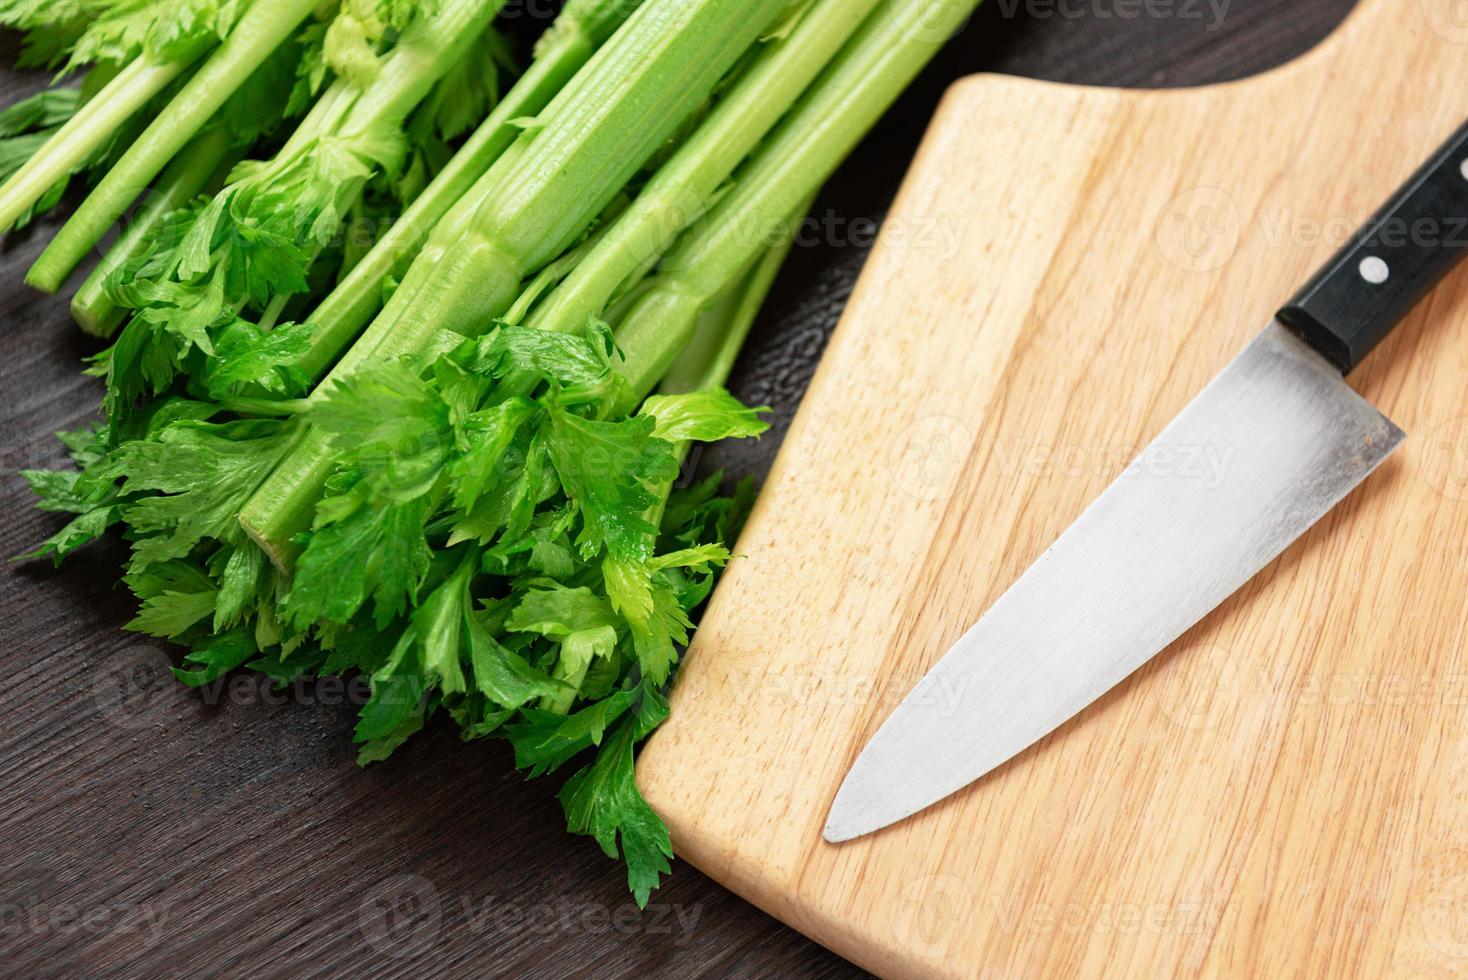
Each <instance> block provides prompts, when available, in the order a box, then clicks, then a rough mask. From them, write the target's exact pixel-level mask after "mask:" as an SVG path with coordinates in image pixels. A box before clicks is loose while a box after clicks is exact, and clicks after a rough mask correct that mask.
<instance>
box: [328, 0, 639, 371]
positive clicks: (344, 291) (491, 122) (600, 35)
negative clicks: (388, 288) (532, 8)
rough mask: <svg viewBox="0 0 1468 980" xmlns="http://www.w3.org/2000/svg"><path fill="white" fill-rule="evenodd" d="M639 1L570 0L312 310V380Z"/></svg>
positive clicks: (364, 323) (352, 336) (349, 341)
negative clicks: (525, 123) (460, 141)
mask: <svg viewBox="0 0 1468 980" xmlns="http://www.w3.org/2000/svg"><path fill="white" fill-rule="evenodd" d="M635 6H636V2H635V0H571V2H570V3H568V4H567V5H566V7H565V9H564V10H563V11H562V12H561V15H560V17H558V18H557V19H556V22H555V23H554V24H552V25H551V27H550V28H549V29H548V30H547V32H546V34H545V36H544V38H542V40H541V43H540V44H539V45H537V47H536V54H535V60H534V61H533V62H532V63H531V65H530V67H529V68H528V69H527V70H526V72H525V74H524V75H523V76H522V77H521V78H520V79H519V80H518V81H517V82H516V83H515V85H514V86H513V87H512V88H511V89H510V91H509V92H507V93H506V94H505V97H504V98H503V99H501V100H500V102H499V103H498V104H497V105H496V106H495V108H494V111H493V112H491V113H490V115H489V117H488V118H487V119H485V121H484V122H483V123H482V124H481V125H480V126H479V128H478V129H477V130H475V132H474V134H473V135H472V136H470V137H469V139H468V140H467V141H466V142H465V143H464V145H463V146H462V147H461V148H460V149H459V151H458V152H457V153H455V154H454V156H453V159H451V160H450V161H449V163H448V165H447V166H445V167H444V169H443V170H442V171H440V172H439V174H438V175H437V176H436V177H434V179H433V180H432V182H430V183H429V185H428V186H427V187H426V188H424V189H423V192H422V193H421V194H419V195H418V197H417V198H415V199H414V201H413V203H412V204H411V205H410V206H409V207H408V209H407V210H406V211H405V212H404V213H403V215H402V217H401V218H399V219H398V220H397V221H395V222H394V223H393V225H392V227H391V228H390V229H388V231H387V233H386V234H385V235H384V236H383V237H382V239H381V240H379V241H378V242H377V243H376V244H374V245H373V246H372V249H371V250H370V251H369V252H368V253H367V254H366V255H365V256H363V258H362V259H361V260H360V261H358V262H357V264H356V265H354V266H353V267H352V270H351V272H349V273H348V274H347V275H346V276H345V277H343V279H342V281H341V282H340V283H339V284H337V286H336V288H334V289H333V290H332V291H331V293H330V294H329V295H328V296H327V297H326V298H325V299H324V300H322V301H321V303H320V304H319V305H318V306H317V307H316V311H315V312H314V313H312V314H311V316H310V317H309V320H310V322H311V324H312V326H313V327H314V331H313V333H312V336H311V347H310V350H309V351H308V352H307V354H306V356H305V357H304V358H303V359H302V361H301V362H300V364H299V367H300V368H301V370H303V371H305V372H306V374H307V375H308V376H310V377H311V378H312V379H319V378H320V376H321V375H322V373H324V372H325V371H326V369H327V368H328V367H329V366H330V365H331V363H332V362H333V361H335V360H336V358H337V357H339V356H340V355H341V352H342V350H343V349H345V348H346V346H347V345H348V344H350V343H351V342H352V340H353V339H354V338H355V337H356V335H357V334H358V333H359V332H360V331H361V329H362V328H363V327H364V326H365V325H366V324H367V323H368V321H369V320H371V319H372V315H373V314H374V313H376V312H377V310H378V309H379V307H380V306H381V298H380V288H381V285H382V283H383V281H384V280H385V279H386V278H387V277H388V276H390V275H393V274H395V273H401V272H402V268H403V265H404V263H405V262H406V261H407V260H408V259H410V258H411V257H412V256H413V255H414V254H415V253H416V252H417V251H418V250H419V249H420V248H422V247H423V243H424V240H425V239H426V238H427V237H428V234H429V232H430V231H431V230H432V228H433V227H434V225H436V224H437V223H438V221H439V219H441V218H442V217H443V216H444V215H445V214H446V213H447V212H448V210H449V208H450V207H452V206H453V205H454V204H455V203H456V202H457V201H458V200H459V199H460V198H462V197H463V196H464V194H465V193H466V192H467V191H468V190H469V188H470V187H472V186H473V185H474V182H475V181H476V180H478V179H479V178H480V177H481V176H482V175H483V174H484V172H485V171H486V170H488V169H489V167H490V165H491V164H493V163H494V161H495V160H497V159H499V157H500V155H501V154H503V153H504V151H505V149H506V148H507V147H509V145H510V144H511V143H512V142H514V140H515V138H516V137H517V136H518V135H519V134H520V130H519V129H518V128H517V127H516V126H515V125H513V121H514V120H516V119H520V118H522V117H526V116H533V115H535V114H536V113H537V112H539V111H540V110H541V109H543V108H544V107H545V105H546V103H548V102H549V101H550V100H551V98H552V97H553V96H554V95H555V94H556V92H558V91H560V89H561V88H562V87H563V86H564V85H565V84H566V81H567V79H569V78H570V77H571V76H572V75H574V74H575V73H576V72H577V70H578V69H580V68H581V66H582V65H584V64H585V63H586V61H587V60H588V59H589V58H590V57H591V55H592V53H593V52H594V51H595V50H596V49H597V48H598V47H599V46H600V45H601V44H602V43H603V42H604V41H605V40H606V38H607V37H608V36H609V35H610V34H611V33H612V31H613V30H615V29H616V28H617V26H619V25H620V24H621V22H622V21H623V20H625V19H626V18H627V16H628V15H629V14H631V12H632V10H633V8H634V7H635Z"/></svg>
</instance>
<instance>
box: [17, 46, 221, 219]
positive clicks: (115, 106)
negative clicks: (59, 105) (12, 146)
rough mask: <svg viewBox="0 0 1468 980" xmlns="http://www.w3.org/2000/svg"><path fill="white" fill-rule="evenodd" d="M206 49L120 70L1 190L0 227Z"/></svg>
mask: <svg viewBox="0 0 1468 980" xmlns="http://www.w3.org/2000/svg"><path fill="white" fill-rule="evenodd" d="M203 50H204V48H203V46H202V45H198V46H196V49H195V50H191V51H190V52H188V53H187V54H185V55H184V56H183V57H181V58H179V59H178V60H175V61H169V62H165V63H163V64H159V63H157V62H154V61H150V60H148V59H147V58H146V57H140V58H135V59H134V60H133V61H131V62H130V63H129V64H128V65H127V66H126V67H125V68H123V69H122V71H120V72H118V73H117V75H116V76H114V77H113V79H112V80H111V81H109V82H108V83H107V84H106V85H105V86H103V87H102V89H101V90H100V91H99V92H97V94H96V95H94V96H93V97H92V98H90V99H88V100H87V102H86V104H85V105H83V106H82V107H81V108H80V109H78V110H77V112H76V115H74V116H72V117H71V118H70V119H68V120H67V121H66V123H65V125H63V126H62V127H61V128H60V129H58V130H57V131H56V132H55V133H53V134H52V135H51V138H50V139H48V140H47V141H46V142H45V144H44V145H43V146H42V147H41V148H40V149H39V150H37V151H36V152H35V154H34V155H32V156H31V158H30V159H29V160H27V161H26V162H25V163H24V164H23V165H21V167H20V168H19V169H18V170H16V172H15V173H13V174H11V176H10V179H9V180H7V181H6V182H5V186H4V187H0V229H5V228H9V227H10V226H11V225H13V224H15V222H16V221H17V220H18V219H19V218H20V216H21V215H22V214H24V213H25V211H26V209H27V208H29V207H31V206H32V205H34V204H35V203H36V202H37V201H38V200H40V199H41V197H42V195H44V194H45V193H46V192H47V191H48V190H50V189H51V188H52V186H54V185H55V184H56V182H57V181H59V180H61V179H63V178H64V177H66V176H67V175H68V174H70V173H72V172H73V171H74V170H75V169H76V168H77V167H78V166H79V165H80V164H81V163H82V162H83V161H84V160H86V158H87V157H88V156H90V155H91V154H92V153H93V152H94V151H95V150H96V149H97V147H99V146H101V145H102V144H103V143H104V142H106V141H107V140H108V139H109V138H111V136H112V135H113V133H115V132H116V131H117V128H118V127H119V126H121V125H122V124H123V123H124V122H126V121H127V120H128V119H130V118H132V115H133V113H135V112H137V111H138V110H139V109H141V108H142V107H143V105H144V103H146V102H147V101H148V100H149V99H151V98H152V97H153V96H155V95H157V94H158V93H159V92H161V91H163V89H164V88H165V87H167V86H168V84H169V83H170V82H172V81H173V80H174V79H175V78H177V77H178V76H179V75H180V74H181V73H182V72H183V70H184V69H185V68H187V67H188V66H189V65H190V64H191V63H192V62H193V61H194V59H196V58H197V57H198V56H199V55H200V54H201V53H202V52H203Z"/></svg>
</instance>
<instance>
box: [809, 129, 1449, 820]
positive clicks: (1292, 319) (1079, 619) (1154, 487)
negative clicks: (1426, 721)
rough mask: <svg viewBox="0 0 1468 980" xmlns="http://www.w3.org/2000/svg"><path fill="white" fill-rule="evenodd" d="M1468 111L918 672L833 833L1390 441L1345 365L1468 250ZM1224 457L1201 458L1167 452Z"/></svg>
mask: <svg viewBox="0 0 1468 980" xmlns="http://www.w3.org/2000/svg"><path fill="white" fill-rule="evenodd" d="M1465 228H1468V124H1465V125H1464V126H1463V127H1461V128H1460V129H1459V130H1458V132H1457V133H1455V134H1454V135H1453V137H1452V138H1450V139H1449V140H1448V141H1447V143H1446V144H1444V145H1443V147H1442V148H1441V149H1439V151H1438V152H1437V153H1436V154H1434V155H1433V157H1432V158H1431V159H1429V160H1428V161H1427V163H1426V164H1424V165H1423V166H1422V167H1421V168H1420V169H1419V170H1418V171H1417V172H1416V173H1415V174H1414V175H1413V176H1412V177H1411V179H1409V180H1408V181H1407V183H1406V185H1404V187H1403V188H1402V189H1401V190H1399V191H1398V193H1397V194H1396V195H1394V196H1393V198H1392V199H1391V200H1390V201H1389V202H1388V203H1387V205H1386V206H1385V207H1383V208H1382V209H1381V210H1380V211H1379V212H1378V213H1377V214H1376V215H1375V216H1374V217H1373V218H1372V219H1371V220H1370V221H1369V222H1367V224H1366V226H1365V227H1364V228H1363V229H1362V230H1361V232H1360V233H1359V234H1358V235H1357V236H1355V237H1354V238H1353V239H1352V241H1351V242H1350V243H1349V244H1348V245H1347V246H1346V247H1345V248H1343V249H1342V250H1341V251H1340V252H1339V253H1337V254H1336V255H1335V256H1334V257H1333V258H1332V259H1331V261H1330V262H1328V263H1327V264H1326V266H1325V267H1324V268H1323V269H1321V271H1320V272H1319V273H1317V274H1316V275H1315V277H1314V278H1312V279H1311V280H1310V282H1309V283H1307V284H1306V286H1305V287H1304V288H1303V289H1302V290H1301V292H1300V293H1299V294H1298V295H1297V296H1295V297H1294V299H1292V300H1291V301H1290V302H1289V303H1288V304H1286V305H1285V306H1284V307H1283V308H1282V309H1281V310H1280V311H1279V313H1278V314H1277V315H1276V317H1275V318H1274V319H1273V320H1272V321H1271V322H1270V323H1269V324H1268V325H1267V326H1266V327H1265V328H1264V330H1263V332H1262V333H1260V334H1259V335H1258V336H1257V337H1256V338H1255V339H1254V340H1253V342H1252V343H1250V344H1249V345H1248V347H1247V348H1245V350H1244V351H1243V352H1242V353H1241V354H1239V355H1238V356H1237V357H1236V358H1235V359H1234V360H1233V361H1232V362H1231V363H1230V364H1229V365H1228V366H1227V367H1225V368H1224V370H1223V371H1222V372H1221V373H1220V374H1219V375H1218V376H1217V377H1216V378H1214V380H1213V381H1212V382H1210V383H1209V384H1208V385H1207V387H1205V388H1204V390H1203V391H1202V392H1201V393H1199V394H1198V395H1197V397H1196V398H1195V399H1194V400H1193V401H1192V402H1191V403H1190V404H1189V405H1188V406H1187V407H1186V408H1184V409H1183V411H1182V412H1181V414H1179V415H1178V416H1177V418H1176V419H1174V420H1173V421H1172V422H1171V423H1170V424H1169V425H1168V426H1167V428H1166V429H1165V430H1164V431H1163V432H1162V433H1161V434H1160V435H1159V436H1158V437H1157V438H1156V439H1155V440H1154V441H1153V442H1152V443H1151V444H1150V445H1149V446H1148V447H1147V448H1146V449H1145V450H1143V452H1142V453H1141V454H1140V455H1139V456H1138V457H1137V459H1136V460H1135V461H1134V462H1133V463H1132V465H1131V466H1129V467H1128V468H1127V470H1126V471H1124V473H1123V474H1122V475H1120V476H1119V477H1118V478H1117V479H1116V481H1115V482H1114V483H1112V485H1111V486H1110V487H1108V488H1107V489H1106V490H1105V491H1104V492H1103V493H1102V494H1101V496H1100V497H1098V498H1097V499H1096V500H1095V501H1094V502H1092V504H1091V505H1090V506H1089V507H1088V508H1087V509H1086V510H1085V512H1084V513H1083V514H1082V515H1081V516H1080V517H1079V518H1078V519H1077V520H1076V522H1075V523H1074V524H1073V525H1071V527H1070V528H1069V529H1068V530H1066V531H1065V533H1064V534H1062V535H1061V536H1060V538H1059V539H1058V540H1056V542H1055V543H1054V544H1053V545H1051V547H1050V548H1049V549H1048V550H1046V551H1045V552H1044V553H1043V554H1042V555H1040V557H1039V558H1038V559H1036V561H1035V562H1034V564H1033V565H1032V566H1031V567H1030V568H1029V569H1028V570H1027V571H1026V572H1025V573H1024V574H1023V575H1022V576H1021V577H1020V578H1019V579H1018V580H1017V581H1016V582H1015V583H1014V584H1013V585H1012V586H1011V587H1010V588H1009V589H1008V590H1007V591H1006V592H1005V593H1004V594H1003V595H1002V596H1001V597H1000V598H999V600H998V601H997V602H995V603H994V605H993V606H992V607H991V608H990V609H989V610H988V612H986V613H985V614H984V615H983V617H981V618H980V619H979V621H978V622H977V623H975V624H974V625H973V626H972V627H971V628H970V629H969V630H968V631H967V632H966V633H965V634H964V635H963V636H962V637H961V638H960V639H959V640H958V641H957V643H955V644H954V646H953V648H952V649H951V650H950V651H949V652H948V653H947V654H945V655H944V657H943V658H942V659H941V660H940V661H939V662H938V663H937V665H936V666H934V667H933V668H932V669H931V670H930V671H929V672H928V673H927V675H926V676H924V677H923V678H922V680H920V681H919V682H918V684H917V685H916V686H915V687H914V688H913V689H912V691H911V692H910V693H909V694H908V695H907V697H906V698H905V699H904V700H903V701H902V703H901V704H899V705H898V706H897V708H896V709H895V710H894V711H893V712H892V714H891V716H890V717H889V718H888V719H887V720H886V721H885V722H884V723H883V725H882V726H881V728H879V729H878V730H877V732H876V734H875V735H873V736H872V738H871V740H870V741H869V742H868V743H867V745H866V747H865V748H864V749H863V750H862V752H861V753H860V755H859V756H858V757H857V759H856V761H855V762H854V763H853V765H852V766H851V769H850V770H849V771H848V773H847V775H846V777H845V779H844V780H843V782H842V784H841V786H840V788H839V789H838V791H837V793H836V796H835V799H834V801H833V803H832V805H831V809H830V813H829V816H828V818H827V823H826V827H825V831H824V837H825V839H826V840H827V841H829V842H832V843H839V842H842V841H846V840H850V839H852V838H856V837H860V836H863V835H865V834H868V833H871V832H873V831H875V830H879V829H881V828H883V827H886V826H888V825H890V824H892V823H895V822H897V821H899V820H902V819H904V818H906V817H908V816H911V815H912V814H914V813H917V812H918V811H920V810H923V809H925V808H927V807H928V806H931V805H932V804H934V803H936V802H938V801H939V800H941V799H943V798H945V797H947V796H949V795H950V794H952V793H954V792H956V791H957V790H959V789H962V788H963V787H964V786H967V785H968V784H970V783H972V782H973V781H974V780H976V779H979V778H980V777H982V776H984V775H985V774H987V773H989V772H990V771H992V770H993V769H995V768H996V767H998V766H999V765H1001V764H1003V763H1004V762H1006V761H1008V760H1009V759H1011V758H1013V757H1014V756H1015V755H1016V754H1018V753H1019V752H1021V751H1023V750H1024V749H1026V748H1028V747H1029V746H1030V745H1032V744H1034V743H1035V742H1036V741H1038V740H1039V739H1041V738H1043V737H1044V736H1045V735H1047V734H1049V733H1050V732H1052V731H1054V730H1055V729H1056V728H1058V727H1060V726H1061V725H1063V724H1064V723H1065V722H1066V721H1068V720H1069V719H1070V718H1071V717H1073V716H1074V715H1075V714H1077V713H1078V712H1080V711H1081V710H1082V709H1083V708H1085V707H1086V706H1087V705H1089V704H1090V703H1091V702H1093V701H1094V700H1096V699H1097V698H1098V697H1100V696H1101V695H1102V694H1104V693H1105V692H1106V691H1108V690H1110V689H1111V688H1112V687H1114V686H1115V685H1117V684H1118V683H1120V682H1121V681H1122V680H1124V679H1125V678H1126V677H1127V676H1128V675H1129V674H1131V673H1132V672H1133V671H1135V670H1136V669H1137V668H1138V667H1140V666H1141V665H1142V664H1144V663H1146V662H1147V661H1148V660H1149V659H1151V658H1152V657H1153V656H1154V655H1156V654H1157V653H1158V652H1160V651H1161V650H1163V649H1165V648H1166V647H1167V646H1169V645H1170V644H1171V643H1172V642H1173V641H1174V640H1176V639H1177V638H1178V637H1179V636H1181V635H1182V634H1183V633H1184V632H1185V631H1186V630H1187V629H1189V628H1190V627H1191V626H1193V625H1194V624H1195V623H1197V622H1198V620H1200V619H1201V618H1202V617H1203V616H1205V615H1206V614H1207V613H1208V612H1210V611H1211V610H1212V609H1214V608H1215V607H1216V606H1218V605H1219V603H1221V602H1223V600H1224V599H1226V598H1228V597H1229V596H1230V595H1232V594H1233V593H1234V592H1236V591H1237V590H1238V589H1239V588H1240V587H1241V586H1243V585H1244V584H1245V583H1246V582H1248V581H1249V579H1251V578H1253V577H1254V575H1255V574H1257V573H1258V572H1259V570H1260V569H1262V568H1263V567H1264V566H1265V565H1267V564H1269V563H1270V562H1271V561H1273V560H1274V559H1275V558H1276V557H1278V556H1279V555H1280V554H1281V553H1282V552H1283V551H1284V550H1285V549H1286V548H1287V547H1288V546H1289V545H1290V544H1291V543H1293V542H1294V541H1295V540H1296V539H1297V538H1298V537H1299V536H1300V535H1302V534H1304V532H1305V531H1306V530H1307V529H1309V528H1310V527H1311V526H1312V525H1314V524H1315V523H1316V522H1317V521H1318V520H1319V519H1320V518H1321V517H1323V516H1324V515H1325V514H1326V513H1327V512H1329V511H1330V509H1331V508H1333V507H1334V506H1335V505H1336V504H1337V503H1339V502H1340V501H1341V500H1342V499H1343V498H1344V497H1345V496H1346V495H1347V494H1349V493H1350V492H1351V490H1353V489H1354V488H1355V487H1356V486H1358V485H1359V484H1360V483H1361V482H1362V481H1363V480H1365V479H1366V477H1367V476H1368V475H1370V474H1371V472H1372V471H1373V470H1375V469H1376V468H1377V467H1378V466H1380V465H1381V463H1382V462H1384V461H1385V460H1386V459H1387V457H1389V456H1390V455H1391V453H1392V452H1393V451H1394V450H1395V449H1396V448H1397V447H1398V445H1400V443H1401V441H1402V439H1403V438H1404V434H1403V432H1402V431H1401V429H1399V428H1398V427H1397V426H1396V425H1395V424H1393V423H1392V422H1391V421H1390V420H1389V419H1388V418H1386V416H1384V415H1382V414H1381V413H1380V412H1379V411H1377V410H1376V409H1375V408H1374V407H1372V406H1371V405H1370V403H1368V402H1367V401H1366V400H1365V399H1363V398H1362V397H1361V396H1359V395H1358V394H1357V393H1356V392H1355V391H1354V390H1352V389H1351V388H1350V387H1349V386H1348V385H1347V384H1346V381H1345V376H1346V375H1347V374H1349V373H1350V371H1351V370H1352V369H1354V368H1355V367H1356V366H1357V365H1358V364H1359V363H1360V362H1361V361H1362V360H1363V359H1364V358H1365V357H1366V356H1367V355H1368V354H1369V353H1370V352H1371V351H1372V350H1373V349H1374V348H1375V347H1376V346H1377V345H1378V344H1379V343H1380V342H1381V341H1382V340H1383V339H1384V338H1385V337H1386V336H1387V334H1389V333H1390V332H1391V330H1392V328H1394V327H1395V326H1396V325H1397V324H1398V323H1400V322H1401V321H1402V320H1403V319H1404V318H1405V317H1406V315H1407V313H1409V312H1410V311H1411V309H1412V308H1413V307H1415V306H1416V304H1417V303H1418V302H1419V301H1420V300H1421V299H1422V298H1423V297H1424V296H1425V295H1426V294H1427V293H1428V292H1430V291H1431V290H1432V288H1433V287H1434V286H1435V285H1436V284H1437V283H1438V282H1439V281H1440V280H1441V279H1442V278H1443V276H1445V275H1446V274H1447V273H1448V272H1449V271H1450V270H1451V269H1452V268H1453V267H1454V266H1455V265H1456V264H1457V263H1458V261H1459V260H1460V259H1461V258H1462V257H1463V255H1464V254H1465V250H1468V232H1465V231H1464V229H1465ZM1200 454H1210V455H1207V456H1205V457H1201V458H1210V459H1216V460H1224V461H1225V465H1224V466H1223V467H1222V468H1221V470H1219V471H1218V472H1215V473H1210V474H1208V475H1207V476H1206V477H1205V476H1202V475H1200V474H1198V473H1196V472H1194V471H1193V470H1192V469H1190V468H1185V467H1179V466H1176V465H1170V464H1169V463H1168V461H1176V460H1177V459H1180V458H1200Z"/></svg>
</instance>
